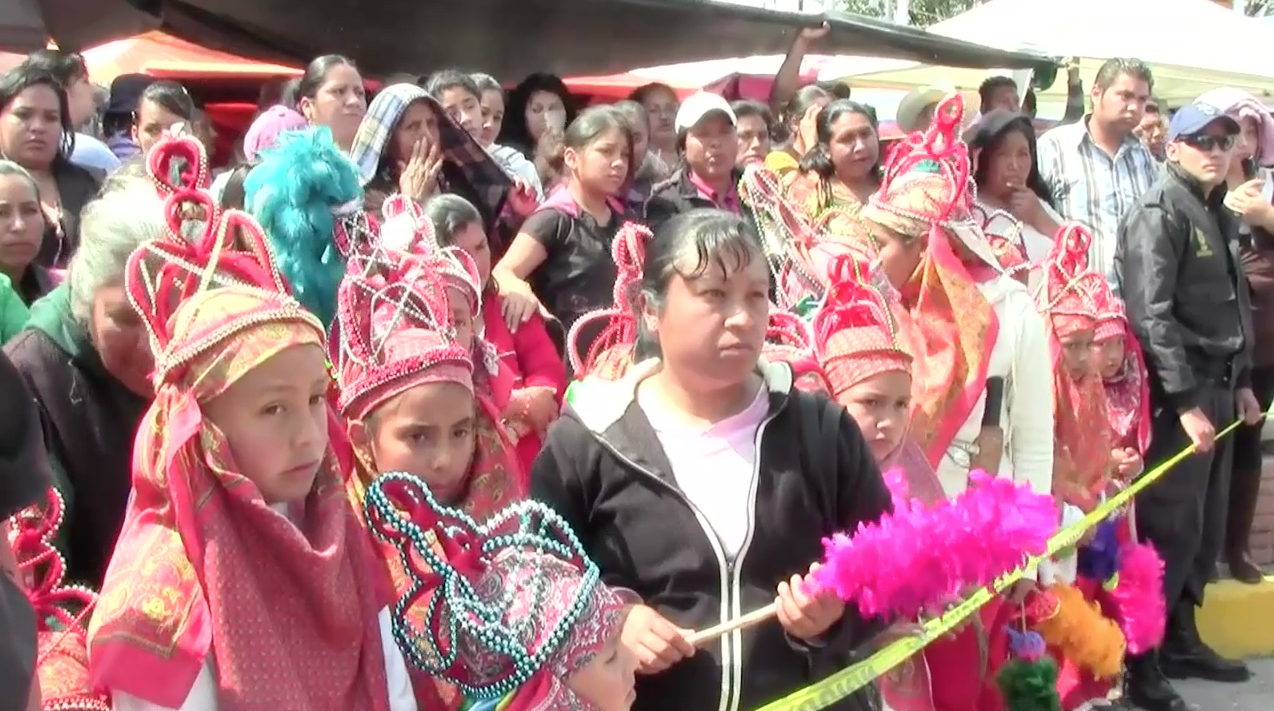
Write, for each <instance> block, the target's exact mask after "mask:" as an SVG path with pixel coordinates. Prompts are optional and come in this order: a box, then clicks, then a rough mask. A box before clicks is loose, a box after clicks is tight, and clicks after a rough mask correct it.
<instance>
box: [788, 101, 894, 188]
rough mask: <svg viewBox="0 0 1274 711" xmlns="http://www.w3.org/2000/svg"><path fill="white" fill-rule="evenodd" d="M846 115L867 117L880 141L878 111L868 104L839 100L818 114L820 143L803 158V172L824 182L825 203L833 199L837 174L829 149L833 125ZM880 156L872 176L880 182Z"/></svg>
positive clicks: (816, 128)
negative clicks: (833, 183)
mask: <svg viewBox="0 0 1274 711" xmlns="http://www.w3.org/2000/svg"><path fill="white" fill-rule="evenodd" d="M845 114H859V115H861V116H866V117H867V120H868V121H869V122H870V123H871V130H872V131H874V132H876V134H877V139H879V136H880V134H879V129H878V127H877V122H876V110H875V109H873V108H872V107H870V106H867V105H866V104H860V103H858V102H857V101H851V100H850V99H837V100H836V101H833V102H832V103H830V104H828V105H827V106H826V107H824V108H823V110H822V111H821V112H819V114H818V120H817V121H815V122H814V125H815V130H816V133H817V137H818V142H817V143H815V144H814V145H813V146H811V147H810V149H809V151H808V152H807V153H806V154H805V155H804V157H802V158H801V170H802V171H805V172H810V173H814V174H815V175H817V176H819V177H820V178H822V179H823V180H822V181H821V182H822V187H823V190H824V192H825V193H826V194H825V195H824V196H823V199H824V201H826V200H830V199H831V193H830V190H831V185H830V179H831V177H832V176H833V175H835V174H836V166H834V165H832V154H831V151H830V150H829V148H828V143H829V142H831V140H832V124H834V123H836V120H837V119H839V118H840V117H841V116H844V115H845ZM880 161H881V159H880V156H879V154H877V156H876V165H874V166H872V169H871V173H872V176H873V177H874V178H875V179H876V180H877V181H879V180H880Z"/></svg>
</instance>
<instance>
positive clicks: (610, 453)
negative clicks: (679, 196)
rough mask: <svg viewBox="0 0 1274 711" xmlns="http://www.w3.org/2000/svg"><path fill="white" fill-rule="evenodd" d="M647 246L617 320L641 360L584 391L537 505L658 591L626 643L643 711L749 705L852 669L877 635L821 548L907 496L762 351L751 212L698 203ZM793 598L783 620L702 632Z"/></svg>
mask: <svg viewBox="0 0 1274 711" xmlns="http://www.w3.org/2000/svg"><path fill="white" fill-rule="evenodd" d="M642 247H643V249H644V252H645V258H644V260H643V265H642V269H641V272H640V276H639V277H638V278H637V279H635V284H634V287H635V289H634V292H635V293H634V296H633V298H632V300H631V301H632V303H631V308H632V309H633V310H632V312H630V313H623V314H615V316H614V317H613V318H612V320H611V322H610V323H609V324H607V325H608V326H609V327H611V328H614V327H616V326H618V327H619V328H618V329H617V330H618V331H620V332H627V333H632V332H633V331H634V330H635V336H636V343H635V348H633V351H632V352H633V353H634V355H633V362H632V364H631V365H630V366H628V367H627V368H626V372H625V373H624V374H623V375H622V376H621V377H620V378H619V379H608V378H606V377H603V376H601V375H600V374H599V375H598V376H595V377H588V378H584V379H583V380H580V381H577V382H576V383H575V385H574V386H573V393H572V399H571V407H570V408H568V409H567V410H566V412H564V413H563V415H562V418H561V419H560V420H558V422H557V423H555V424H554V426H553V428H552V429H551V430H550V431H549V434H548V437H547V439H546V441H545V444H544V450H543V452H542V453H541V454H540V456H539V457H538V458H537V459H536V460H535V467H534V468H533V469H532V470H531V496H532V498H534V499H536V500H539V501H542V502H544V503H546V504H549V505H550V506H552V507H553V509H554V510H556V511H557V512H558V513H559V514H560V515H561V516H562V517H563V518H564V519H565V520H566V522H567V523H568V524H570V527H571V529H572V530H573V531H575V533H576V535H577V536H578V537H579V540H580V542H581V543H582V544H583V546H584V548H585V549H586V551H587V552H588V555H589V557H591V558H592V559H593V560H594V561H595V562H596V563H597V566H598V567H599V568H600V569H601V575H602V578H603V579H604V580H606V581H607V582H608V583H610V584H614V585H621V586H624V587H627V588H630V589H632V590H633V591H634V592H636V593H637V594H638V595H640V596H641V599H642V604H641V605H638V606H637V607H635V608H634V609H633V610H632V612H631V613H630V614H629V616H628V619H627V620H626V621H625V625H624V633H623V643H624V644H625V646H627V647H628V648H629V649H630V650H631V651H632V652H633V653H635V654H636V655H637V657H638V660H639V662H640V667H639V670H638V676H637V687H636V692H637V696H636V701H635V702H634V704H633V706H632V709H633V711H690V710H692V709H693V710H695V711H700V710H701V709H710V708H719V707H720V708H731V709H735V708H738V709H752V708H756V707H758V706H760V705H763V704H764V703H765V702H766V701H767V700H772V699H776V698H783V697H784V696H786V695H787V694H790V693H792V692H794V691H796V690H798V689H801V688H804V687H806V686H809V685H810V684H813V683H816V682H818V681H819V680H820V679H822V678H824V677H826V676H827V675H829V674H830V673H832V672H834V671H835V670H838V669H841V668H844V667H845V666H848V665H849V663H850V662H851V660H852V656H853V653H854V650H855V649H857V648H858V645H860V644H862V643H864V642H866V641H867V640H868V639H871V638H872V636H873V633H874V632H875V631H876V630H877V629H878V624H877V623H876V622H874V621H866V620H864V619H863V618H862V617H861V616H860V615H859V614H858V612H857V610H855V609H852V608H848V609H847V608H846V606H845V605H844V604H842V603H841V602H840V601H839V600H837V599H833V598H831V597H825V596H822V595H811V596H809V597H806V596H805V595H804V594H802V592H801V590H802V585H801V581H802V579H803V578H804V576H805V575H806V573H807V572H808V571H809V570H810V567H809V566H810V564H811V563H813V562H815V561H818V560H821V559H822V556H823V549H822V546H821V543H820V541H822V540H825V539H826V538H827V537H828V536H830V535H832V534H834V533H837V532H840V531H845V530H851V531H852V530H856V529H857V528H858V526H859V525H860V524H861V523H871V522H874V521H876V520H878V519H879V518H880V516H881V515H882V514H884V513H886V512H887V511H889V510H890V496H889V492H888V490H887V489H886V487H885V483H884V481H883V480H882V478H881V475H880V470H879V469H878V467H877V465H876V462H875V459H874V457H873V456H872V451H871V449H870V448H869V446H868V445H867V443H866V442H865V441H864V439H863V435H862V433H861V432H860V431H859V429H858V426H857V425H856V424H855V422H854V420H853V418H852V417H851V416H850V415H849V413H847V412H846V411H845V409H844V408H843V407H840V406H838V405H836V404H835V403H832V402H830V401H828V399H827V398H826V397H825V396H823V395H817V394H813V393H807V392H802V391H800V390H798V389H797V388H795V387H794V386H793V375H792V370H791V368H790V366H788V365H787V364H783V363H771V362H768V361H766V360H765V359H764V358H763V357H761V353H762V348H763V346H764V343H765V336H766V327H767V325H768V323H769V314H770V301H769V299H768V298H767V293H768V291H769V284H770V278H769V277H770V275H769V268H768V265H767V263H766V258H765V255H764V254H763V253H762V252H761V247H760V239H759V237H758V236H757V234H756V233H755V232H754V231H753V230H752V228H751V225H750V224H749V223H748V221H747V220H746V219H744V218H742V217H740V216H738V215H733V214H730V213H728V212H724V211H721V210H714V209H698V210H693V211H690V212H687V213H685V214H681V215H678V216H676V217H674V218H673V219H671V220H669V221H668V222H666V223H664V225H662V226H661V227H660V228H659V230H657V231H656V232H655V234H654V236H653V238H650V239H649V241H648V243H647V244H645V245H642ZM613 332H614V331H612V333H613ZM630 344H631V342H630ZM617 345H618V344H617ZM815 453H817V454H815ZM776 599H777V600H778V602H779V608H780V612H779V613H778V615H777V619H770V620H766V621H764V622H761V623H759V624H757V625H756V626H754V627H751V628H749V629H748V630H746V631H742V630H738V629H735V630H733V631H731V632H728V633H726V634H724V635H722V636H721V637H720V638H719V639H713V640H705V641H703V642H701V643H700V644H699V646H698V648H697V649H696V648H695V646H694V645H692V644H691V642H690V641H689V640H688V639H687V637H688V635H689V633H690V631H691V630H703V629H705V628H709V627H713V626H715V625H718V624H722V623H725V622H728V621H729V620H731V619H734V618H737V617H739V616H740V615H742V614H744V613H748V612H752V611H753V610H756V609H757V608H760V607H762V606H764V605H767V604H769V603H772V602H775V600H776ZM869 694H870V692H868V691H862V692H859V693H857V694H855V695H853V696H851V697H850V698H849V699H846V700H844V701H841V702H838V703H837V704H835V705H833V706H831V707H829V708H832V709H836V710H837V711H854V710H857V709H865V708H870V706H869V700H868V696H869Z"/></svg>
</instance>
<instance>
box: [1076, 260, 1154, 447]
mask: <svg viewBox="0 0 1274 711" xmlns="http://www.w3.org/2000/svg"><path fill="white" fill-rule="evenodd" d="M1090 285H1091V288H1092V299H1093V303H1094V305H1095V307H1096V312H1097V330H1096V332H1095V335H1094V340H1095V341H1097V342H1098V343H1100V342H1102V341H1108V340H1110V339H1112V338H1115V337H1117V336H1123V337H1124V362H1123V366H1122V367H1121V368H1120V369H1119V373H1117V374H1116V375H1115V377H1113V378H1109V379H1104V380H1103V383H1104V385H1105V386H1106V404H1107V408H1108V410H1109V412H1110V425H1111V428H1112V429H1113V430H1114V433H1115V440H1116V442H1115V443H1116V444H1118V445H1119V446H1121V447H1132V448H1134V449H1136V450H1137V451H1138V452H1139V453H1141V454H1143V455H1144V454H1145V453H1146V448H1147V447H1149V446H1150V425H1151V422H1152V418H1151V417H1150V379H1149V375H1148V374H1147V372H1146V357H1145V354H1144V353H1142V351H1141V344H1140V342H1138V341H1137V336H1136V335H1135V334H1134V333H1133V332H1132V325H1131V324H1130V323H1129V322H1128V314H1127V312H1125V311H1124V302H1123V301H1122V300H1121V299H1120V298H1119V297H1118V296H1115V293H1114V292H1113V291H1112V290H1111V288H1110V284H1108V283H1107V282H1106V280H1105V279H1094V280H1091V282H1090Z"/></svg>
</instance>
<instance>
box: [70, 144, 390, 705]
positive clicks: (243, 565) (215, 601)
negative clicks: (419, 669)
mask: <svg viewBox="0 0 1274 711" xmlns="http://www.w3.org/2000/svg"><path fill="white" fill-rule="evenodd" d="M201 154H202V148H201V147H200V146H199V145H198V143H196V142H194V141H193V140H190V139H170V140H166V141H164V142H161V143H160V145H158V146H157V147H156V148H155V149H154V150H153V152H152V154H151V158H150V161H151V163H150V165H151V168H152V172H153V174H154V175H155V176H156V177H157V178H158V179H159V180H160V182H166V181H165V179H164V177H163V176H166V175H167V173H166V172H165V171H162V170H158V169H157V168H161V167H163V166H164V165H166V164H167V162H168V161H170V160H172V159H174V158H179V157H184V158H186V159H189V158H190V157H191V156H192V155H200V161H199V162H200V163H201V164H202V157H201ZM166 187H167V188H168V189H169V190H170V191H171V194H170V195H169V197H168V198H167V201H166V210H167V213H168V217H169V235H168V237H167V238H166V239H164V240H159V241H155V242H151V243H147V244H145V245H143V246H142V247H140V248H139V249H138V250H137V251H135V252H134V253H133V255H132V256H131V257H130V259H129V263H128V270H127V272H126V275H125V277H126V278H125V286H126V291H127V293H128V296H129V299H130V302H131V303H132V305H133V307H134V309H136V311H137V312H138V314H139V315H140V316H141V318H142V322H143V324H144V325H145V327H146V328H147V331H148V332H149V336H150V343H151V348H152V350H153V351H154V353H155V372H154V375H153V380H154V383H155V400H154V402H153V404H152V405H151V408H150V410H149V411H148V413H147V415H146V418H145V419H144V420H143V422H142V425H141V426H140V428H139V430H138V435H137V442H136V444H135V447H134V452H135V455H136V456H135V458H134V470H133V496H132V498H131V499H130V501H129V506H128V510H127V512H126V515H125V520H124V525H123V528H122V530H121V532H120V536H119V540H118V542H117V544H116V549H115V555H114V557H113V558H112V559H111V563H110V566H109V568H108V569H107V572H106V578H105V582H104V585H103V589H102V594H101V596H100V598H99V600H98V605H97V608H96V610H95V612H94V614H93V617H92V621H91V623H90V625H89V635H88V646H89V662H90V672H91V676H92V683H93V684H94V685H95V686H96V687H99V688H105V689H108V690H110V691H112V692H123V693H127V694H129V695H131V696H134V697H137V698H139V699H141V700H143V701H147V702H150V703H153V704H156V705H159V706H165V707H170V708H180V707H181V706H182V705H183V703H185V701H186V698H187V695H188V694H189V692H190V690H191V687H192V685H193V683H194V681H195V679H196V678H197V676H198V675H199V674H200V673H201V671H203V670H204V669H205V668H208V667H207V665H208V663H209V661H210V659H211V658H210V656H209V655H210V654H211V653H212V651H213V644H214V642H213V640H214V639H215V648H216V664H215V674H214V676H215V679H214V681H215V683H216V685H217V699H218V701H219V703H221V704H224V705H225V706H227V707H232V708H235V709H237V710H238V711H351V710H358V711H386V709H387V708H388V703H389V699H388V689H387V686H386V672H385V660H384V655H383V652H382V647H381V639H380V629H379V627H378V624H377V612H378V610H379V609H380V607H381V604H382V603H381V600H380V598H381V597H383V596H384V590H382V589H380V588H378V587H377V585H376V584H375V582H374V581H376V580H377V578H376V577H375V576H374V575H369V574H368V573H369V571H370V570H371V569H372V568H371V561H372V558H371V555H372V553H371V550H370V546H369V544H368V541H367V539H366V536H365V535H364V534H363V533H362V531H361V529H360V528H359V526H358V524H357V522H356V520H355V518H354V516H352V515H351V512H350V510H349V505H348V503H347V500H346V499H345V496H344V489H343V487H342V479H343V473H342V471H341V466H340V464H339V462H338V461H337V457H336V453H335V450H334V449H333V448H332V446H331V445H330V444H329V448H328V450H327V454H326V456H325V458H324V459H323V461H322V463H321V464H320V466H319V469H318V472H317V475H316V479H315V482H314V486H313V488H312V490H311V492H310V494H309V496H308V497H307V498H306V499H305V500H304V501H303V502H299V503H297V504H292V505H291V507H292V508H293V509H294V510H293V512H292V513H294V514H295V519H294V520H296V521H297V522H298V523H296V524H294V523H292V518H290V517H285V516H282V515H280V514H279V512H278V511H276V510H275V509H273V508H272V507H270V506H269V505H267V504H266V502H265V501H264V500H263V499H262V496H261V493H260V491H259V490H258V489H257V487H256V485H255V484H253V482H252V481H251V480H249V479H247V478H245V477H244V475H243V474H242V473H241V472H240V471H239V468H238V466H237V465H236V462H235V458H234V454H233V452H232V451H231V449H230V446H229V443H228V442H227V440H226V438H225V437H224V435H222V434H221V432H220V431H219V430H218V429H217V428H216V427H215V426H214V425H213V424H212V423H211V422H210V421H208V420H206V419H204V417H203V413H202V404H203V403H206V402H207V401H209V400H211V399H213V398H215V397H217V396H218V395H220V394H222V393H225V392H226V391H227V390H229V389H230V388H231V387H233V386H234V385H235V384H236V382H238V381H239V380H240V378H242V377H243V376H244V375H245V374H247V373H249V372H251V371H252V370H253V369H254V368H256V367H258V366H259V365H261V364H263V363H265V362H266V361H267V360H269V359H270V358H272V357H273V356H275V355H277V354H279V353H281V352H283V351H284V350H287V349H291V348H318V349H322V348H323V327H322V324H321V323H319V321H318V319H317V318H315V317H314V316H313V315H311V314H309V313H308V312H306V311H305V310H304V309H303V308H302V307H301V305H300V304H299V303H297V301H296V300H295V299H293V298H292V297H291V296H289V295H288V293H287V288H286V285H285V283H284V280H283V277H282V276H280V274H279V273H278V270H277V269H276V268H275V265H274V263H273V260H272V258H271V255H270V252H269V249H268V247H267V245H266V238H265V236H264V235H263V234H262V233H261V230H260V228H259V227H258V226H257V225H256V223H255V222H254V221H253V220H252V219H251V218H250V217H249V216H248V215H246V214H245V213H242V212H238V211H233V210H231V211H227V212H225V213H219V212H218V211H217V210H216V207H215V205H212V204H210V201H209V200H208V199H207V197H206V195H204V194H203V193H200V192H197V191H193V192H192V191H190V190H187V189H184V188H181V187H180V186H177V185H172V184H166ZM200 209H202V210H203V211H204V212H205V215H206V217H207V222H206V225H205V228H204V231H203V233H202V235H200V236H199V237H198V238H196V239H194V240H193V241H189V242H188V241H186V240H184V239H182V238H181V237H180V235H181V233H182V231H183V230H182V227H183V225H182V216H183V215H188V214H192V211H198V210H200ZM218 283H228V284H229V285H228V286H220V287H219V286H217V284H218ZM328 424H329V438H330V442H338V441H339V440H340V438H341V437H343V432H342V430H341V429H340V428H339V426H338V425H337V423H336V420H335V418H329V422H328Z"/></svg>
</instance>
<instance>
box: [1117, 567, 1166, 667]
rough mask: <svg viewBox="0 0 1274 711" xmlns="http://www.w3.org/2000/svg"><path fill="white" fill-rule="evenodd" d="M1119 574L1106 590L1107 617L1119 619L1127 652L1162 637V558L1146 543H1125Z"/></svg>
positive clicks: (1139, 649)
mask: <svg viewBox="0 0 1274 711" xmlns="http://www.w3.org/2000/svg"><path fill="white" fill-rule="evenodd" d="M1118 575H1119V577H1118V580H1117V581H1116V583H1115V585H1114V587H1113V588H1111V589H1110V590H1108V591H1107V595H1108V599H1109V601H1110V605H1111V607H1112V608H1113V609H1112V610H1111V613H1113V614H1112V615H1111V617H1112V618H1113V619H1116V620H1118V621H1119V627H1120V629H1122V630H1123V632H1124V639H1126V640H1127V642H1128V653H1129V654H1141V653H1142V652H1145V651H1147V650H1150V649H1154V648H1155V647H1158V646H1159V643H1160V642H1162V641H1163V634H1164V625H1165V621H1166V620H1167V613H1166V608H1165V606H1164V601H1163V559H1162V558H1160V557H1159V553H1158V551H1156V550H1155V549H1154V546H1151V545H1150V544H1148V543H1135V544H1128V545H1125V546H1124V547H1123V550H1122V551H1120V554H1119V573H1118Z"/></svg>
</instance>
